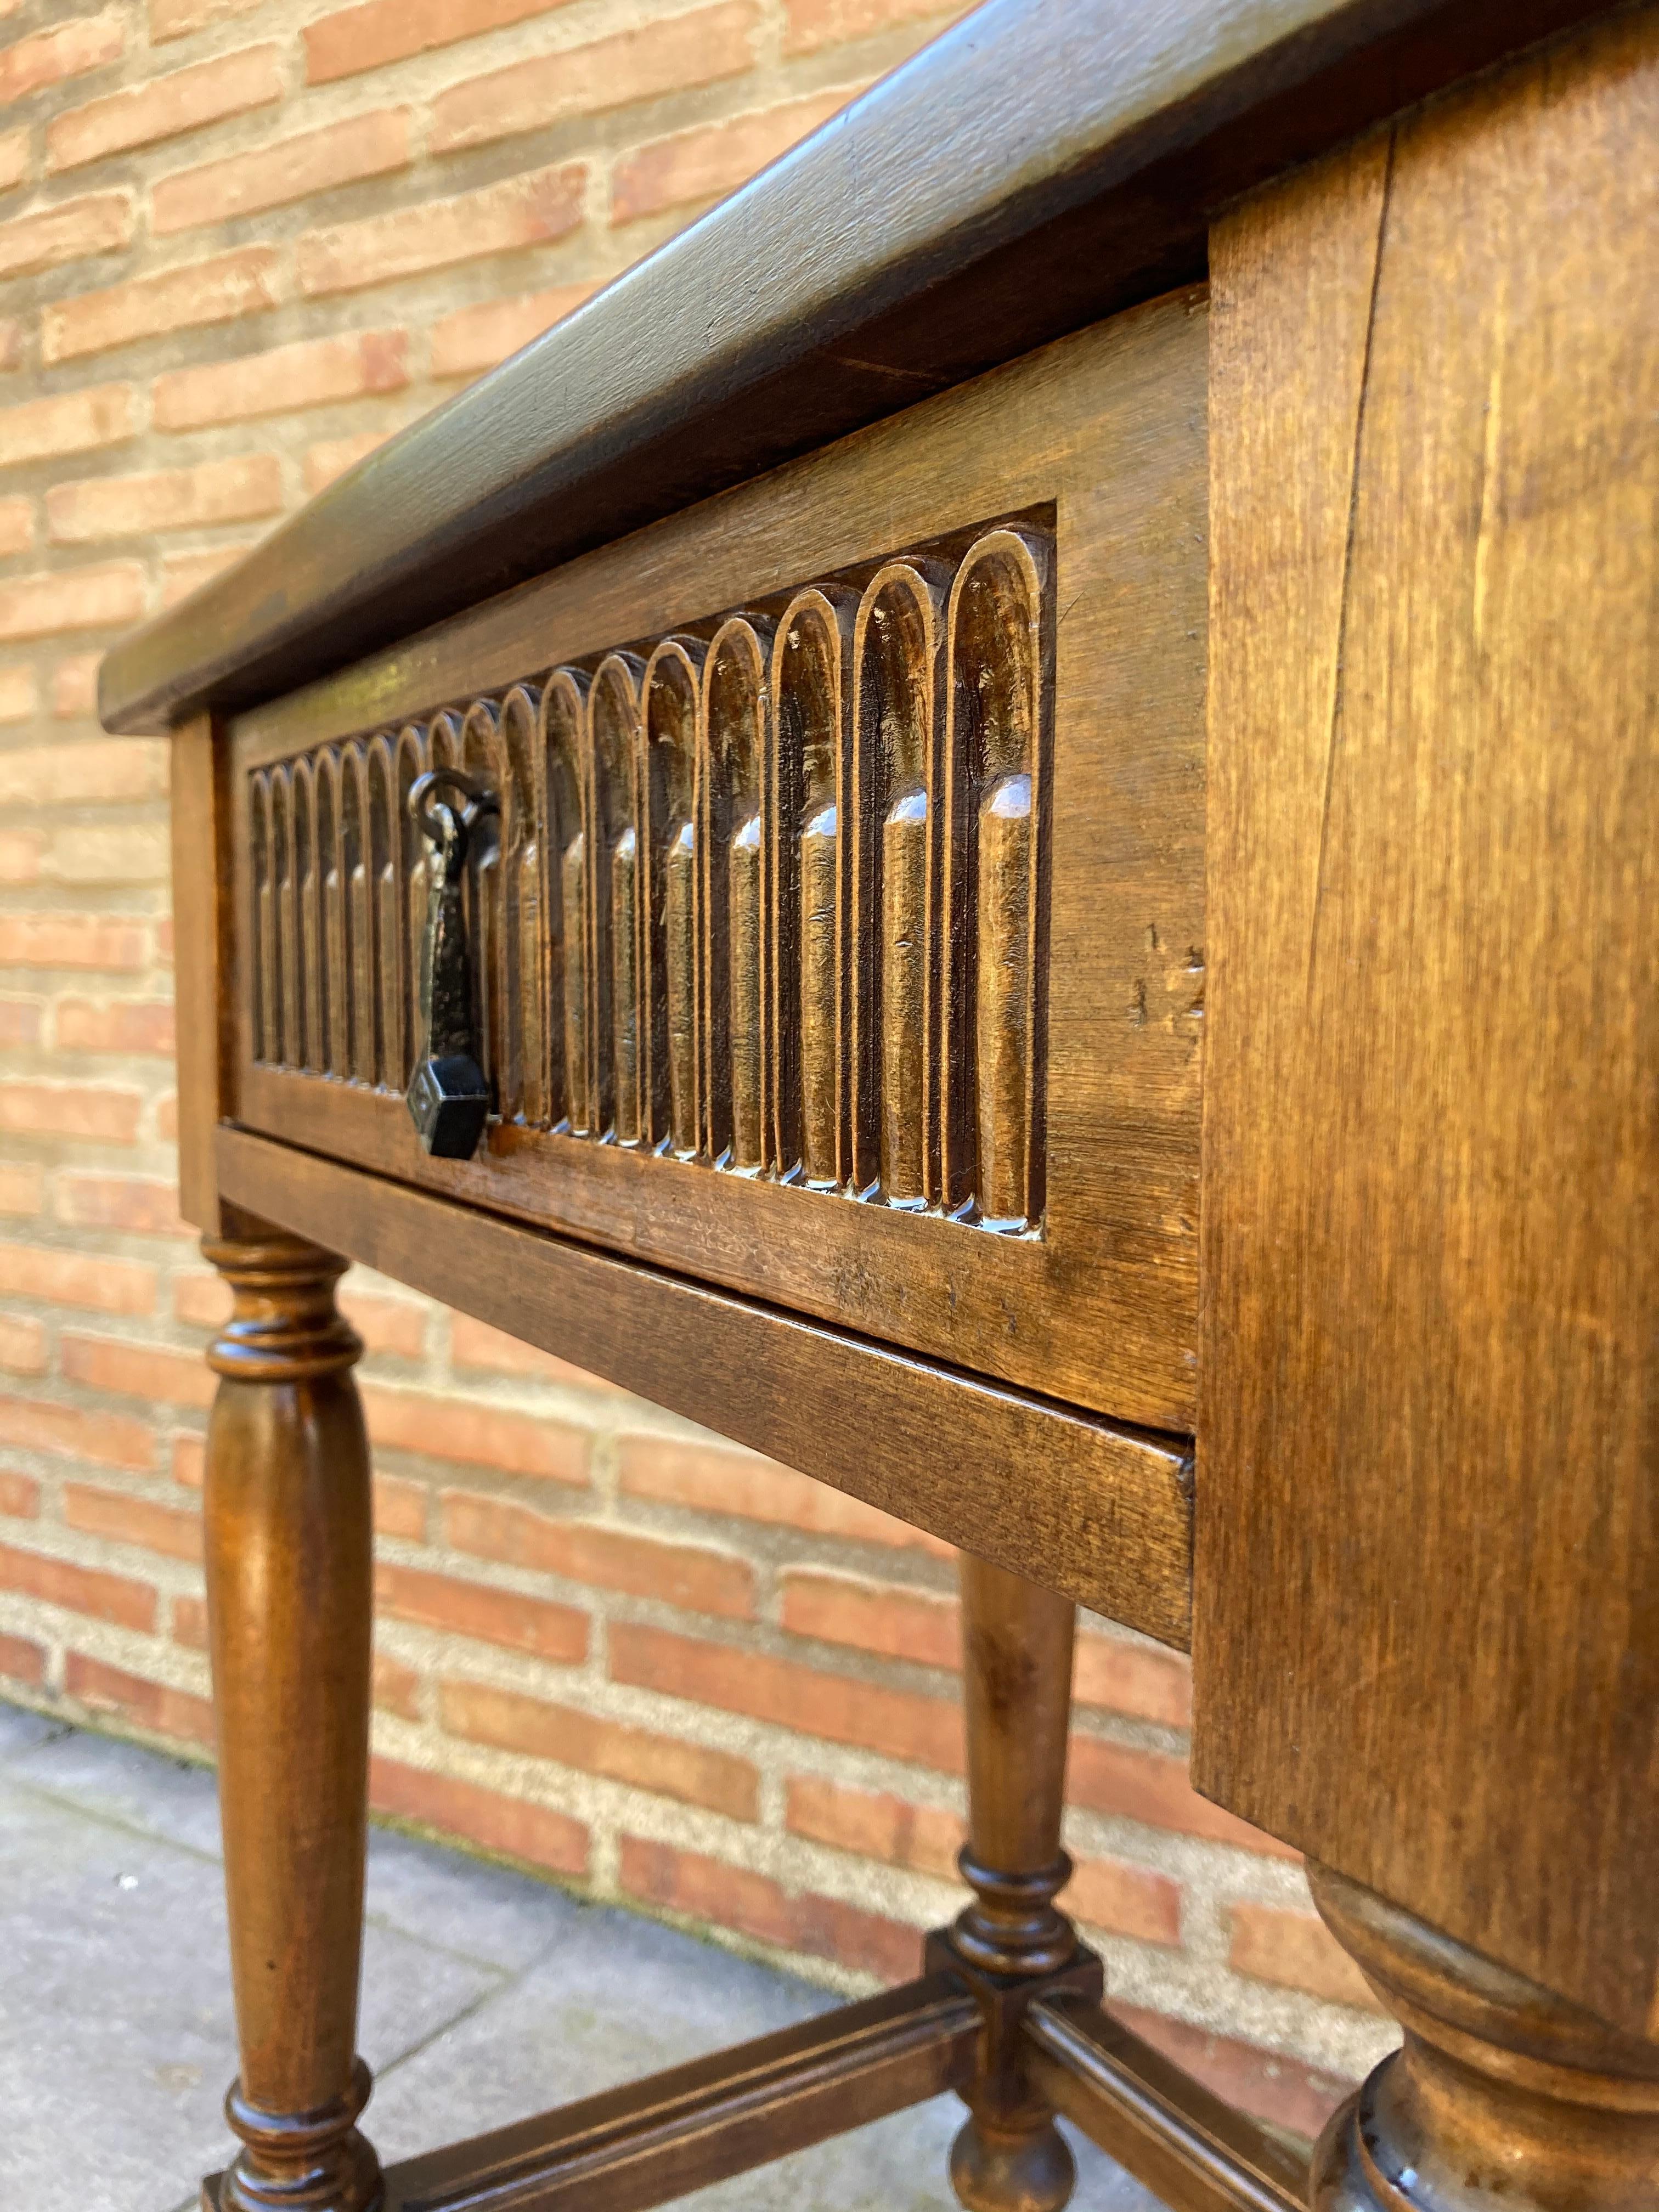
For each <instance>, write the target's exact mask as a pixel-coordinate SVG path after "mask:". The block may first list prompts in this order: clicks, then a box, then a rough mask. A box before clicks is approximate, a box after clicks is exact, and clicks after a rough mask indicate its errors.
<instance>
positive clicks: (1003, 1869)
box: [950, 1553, 1099, 2212]
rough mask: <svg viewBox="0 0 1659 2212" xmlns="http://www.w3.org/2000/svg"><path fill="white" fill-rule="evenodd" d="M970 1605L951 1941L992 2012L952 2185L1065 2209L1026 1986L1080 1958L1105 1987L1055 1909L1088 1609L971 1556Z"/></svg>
mask: <svg viewBox="0 0 1659 2212" xmlns="http://www.w3.org/2000/svg"><path fill="white" fill-rule="evenodd" d="M962 1601H963V1632H964V1634H963V1642H964V1646H965V1650H964V1667H965V1674H964V1686H963V1695H964V1699H965V1704H966V1707H967V1720H968V1844H967V1848H966V1849H965V1850H963V1853H962V1857H961V1862H960V1863H961V1866H962V1871H963V1876H964V1878H965V1879H966V1881H968V1883H969V1886H970V1887H971V1888H972V1889H973V1891H974V1893H975V1895H974V1901H973V1903H972V1904H971V1905H969V1906H968V1907H967V1908H966V1909H965V1911H963V1913H962V1915H961V1917H959V1918H958V1920H957V1923H956V1926H955V1927H954V1928H953V1929H952V1930H951V1936H950V1944H951V1948H952V1949H953V1950H954V1952H955V1954H956V1957H957V1960H958V1962H959V1963H960V1965H961V1966H963V1968H965V1969H966V1970H967V1971H968V1972H969V1975H970V1978H972V1979H973V1980H974V1982H975V1985H976V1986H977V1987H978V1988H979V1989H980V1990H981V1996H982V1998H983V1999H984V2000H985V2001H987V2033H986V2038H985V2051H984V2057H983V2062H982V2063H981V2069H980V2078H979V2080H978V2081H976V2082H975V2086H974V2088H973V2090H972V2092H971V2093H970V2094H969V2100H968V2101H969V2113H970V2117H969V2120H968V2122H967V2124H966V2125H965V2126H964V2127H963V2130H962V2132H961V2134H960V2135H959V2136H957V2140H956V2142H955V2144H954V2146H953V2147H952V2149H951V2184H952V2185H953V2186H954V2188H955V2190H956V2192H957V2196H958V2197H960V2198H961V2200H962V2202H963V2204H965V2205H967V2206H968V2207H969V2212H1058V2208H1059V2207H1060V2206H1061V2205H1063V2204H1064V2203H1066V2200H1067V2198H1068V2197H1070V2196H1071V2193H1072V2189H1073V2184H1074V2182H1075V2181H1076V2179H1077V2173H1076V2168H1075V2166H1074V2165H1073V2159H1072V2154H1071V2152H1070V2150H1069V2149H1068V2148H1066V2142H1065V2140H1064V2138H1063V2137H1062V2136H1061V2135H1060V2131H1059V2130H1058V2129H1057V2128H1056V2127H1055V2125H1054V2113H1053V2111H1052V2109H1051V2108H1050V2107H1049V2106H1048V2105H1047V2104H1045V2103H1044V2102H1043V2100H1042V2099H1041V2098H1040V2097H1039V2096H1038V2095H1037V2094H1036V2092H1035V2090H1034V2089H1033V2088H1032V2087H1031V2084H1030V2081H1029V2080H1028V2078H1027V2075H1026V2072H1025V2068H1024V2062H1023V2057H1022V2052H1023V2048H1024V2044H1023V2038H1022V2036H1021V2034H1020V2032H1019V2014H1020V2009H1021V2004H1020V1998H1021V1984H1035V1983H1036V1982H1037V1981H1039V1980H1040V1981H1042V1982H1043V1983H1044V1984H1045V1985H1046V1986H1048V1987H1049V1988H1052V1987H1054V1976H1055V1975H1056V1974H1057V1973H1059V1972H1062V1971H1063V1970H1064V1969H1065V1968H1066V1966H1069V1965H1071V1964H1072V1963H1073V1961H1074V1960H1079V1961H1080V1964H1081V1972H1080V1975H1079V1986H1087V1987H1089V1988H1091V1990H1096V1991H1097V1990H1098V1986H1099V1981H1098V1970H1097V1968H1096V1967H1095V1966H1094V1965H1093V1961H1092V1960H1089V1959H1088V1957H1087V1954H1079V1948H1078V1942H1077V1938H1076V1936H1075V1934H1074V1933H1073V1928H1072V1923H1071V1922H1070V1921H1069V1920H1067V1919H1066V1916H1065V1915H1064V1913H1062V1912H1060V1911H1057V1910H1056V1908H1055V1905H1054V1898H1055V1895H1056V1893H1058V1892H1059V1891H1060V1889H1061V1888H1063V1887H1064V1886H1065V1883H1066V1877H1067V1875H1069V1874H1070V1873H1071V1870H1072V1865H1071V1861H1070V1860H1069V1859H1068V1858H1067V1857H1066V1854H1065V1852H1064V1851H1063V1850H1061V1849H1060V1812H1061V1808H1062V1806H1063V1804H1064V1802H1065V1791H1066V1729H1067V1723H1068V1722H1069V1719H1070V1716H1071V1699H1072V1631H1073V1621H1074V1619H1075V1612H1076V1608H1075V1607H1073V1604H1072V1602H1071V1601H1070V1599H1069V1598H1062V1597H1056V1596H1055V1595H1054V1592H1053V1591H1052V1590H1046V1589H1041V1588H1040V1587H1039V1586H1038V1585H1037V1584H1036V1583H1028V1582H1025V1581H1024V1580H1023V1579H1022V1578H1021V1577H1019V1576H1018V1575H1011V1574H1008V1573H1006V1571H1004V1570H1003V1569H1002V1568H1000V1567H994V1566H991V1565H988V1564H987V1562H986V1561H985V1560H983V1559H974V1558H972V1557H970V1556H969V1554H968V1553H963V1557H962Z"/></svg>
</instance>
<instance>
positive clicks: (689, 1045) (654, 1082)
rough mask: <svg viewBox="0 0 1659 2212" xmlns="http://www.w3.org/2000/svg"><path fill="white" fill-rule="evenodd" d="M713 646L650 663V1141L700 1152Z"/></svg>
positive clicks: (671, 641) (668, 649) (658, 653)
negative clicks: (700, 936)
mask: <svg viewBox="0 0 1659 2212" xmlns="http://www.w3.org/2000/svg"><path fill="white" fill-rule="evenodd" d="M703 658H704V648H703V646H702V642H701V641H700V640H698V639H696V638H690V637H671V638H665V640H664V641H663V642H662V643H661V644H660V645H659V646H658V647H657V648H656V650H655V651H654V652H653V653H652V655H651V658H650V659H649V660H648V661H647V663H646V667H645V678H644V684H643V691H642V696H643V702H644V705H643V714H644V724H645V763H646V767H645V784H646V791H645V818H646V823H647V830H648V837H649V848H648V849H649V866H648V870H647V878H646V893H645V902H644V904H645V991H644V998H645V1006H646V1013H647V1020H646V1030H645V1055H646V1058H645V1099H646V1111H647V1137H648V1139H649V1140H650V1142H651V1143H652V1144H653V1145H654V1146H657V1147H658V1148H659V1149H660V1150H664V1151H667V1152H673V1153H675V1154H677V1155H678V1157H679V1158H682V1159H686V1158H690V1157H691V1156H692V1155H693V1154H694V1153H695V1152H696V1150H697V1146H698V1128H699V1123H700V1118H701V1115H700V1101H699V1091H698V1081H697V1061H698V1052H697V957H696V944H697V936H696V913H697V890H696V877H697V708H698V699H699V695H700V693H701V690H702V665H703Z"/></svg>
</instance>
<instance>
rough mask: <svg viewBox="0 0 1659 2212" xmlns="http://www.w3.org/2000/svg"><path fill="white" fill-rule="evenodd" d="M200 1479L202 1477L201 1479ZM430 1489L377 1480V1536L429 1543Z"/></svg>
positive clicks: (383, 1478) (381, 1476) (380, 1477)
mask: <svg viewBox="0 0 1659 2212" xmlns="http://www.w3.org/2000/svg"><path fill="white" fill-rule="evenodd" d="M197 1480H200V1478H199V1477H198V1478H197ZM426 1511H427V1490H426V1485H425V1484H424V1483H422V1482H404V1481H402V1480H399V1478H398V1476H397V1475H395V1474H377V1475H376V1476H375V1477H374V1533H375V1534H376V1535H377V1536H402V1537H404V1538H405V1539H406V1540H407V1541H409V1542H410V1543H413V1544H423V1543H424V1542H425V1541H426Z"/></svg>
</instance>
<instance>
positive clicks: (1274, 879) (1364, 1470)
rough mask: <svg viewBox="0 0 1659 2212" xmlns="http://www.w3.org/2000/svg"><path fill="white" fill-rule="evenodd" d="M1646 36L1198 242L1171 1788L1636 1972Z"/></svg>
mask: <svg viewBox="0 0 1659 2212" xmlns="http://www.w3.org/2000/svg"><path fill="white" fill-rule="evenodd" d="M1656 139H1659V14H1656V13H1655V11H1654V10H1652V9H1644V10H1640V11H1638V12H1635V13H1632V14H1628V15H1622V16H1620V17H1616V18H1614V19H1613V20H1611V21H1608V22H1607V23H1606V24H1604V25H1602V26H1601V27H1598V28H1596V29H1595V30H1594V31H1593V32H1590V33H1585V34H1583V35H1582V36H1581V38H1579V39H1578V40H1577V41H1575V43H1574V44H1573V45H1572V46H1570V47H1569V48H1566V49H1565V50H1558V51H1557V52H1554V53H1553V54H1552V55H1550V56H1549V57H1547V58H1542V59H1538V60H1535V61H1529V62H1526V63H1522V64H1515V65H1514V66H1513V67H1512V68H1511V69H1510V70H1509V71H1508V72H1506V73H1504V74H1503V75H1501V76H1498V78H1496V79H1494V80H1490V81H1487V82H1482V83H1480V84H1479V85H1476V86H1474V87H1472V88H1468V89H1467V90H1465V91H1463V92H1462V93H1460V94H1457V95H1456V96H1455V97H1453V98H1451V99H1449V100H1446V101H1445V102H1443V103H1442V104H1440V105H1438V106H1435V107H1432V108H1431V109H1429V110H1428V111H1427V112H1424V113H1422V114H1421V115H1419V116H1417V117H1415V118H1411V119H1409V120H1407V121H1406V122H1404V123H1402V124H1401V125H1400V126H1399V128H1398V129H1397V130H1396V131H1395V132H1393V133H1392V134H1391V135H1388V136H1383V137H1376V138H1373V139H1371V140H1370V141H1368V142H1367V143H1364V144H1363V145H1361V146H1359V147H1358V148H1357V149H1354V150H1352V151H1351V152H1349V153H1346V154H1344V155H1341V156H1340V157H1338V158H1334V159H1333V160H1332V161H1329V162H1328V163H1326V164H1325V165H1323V166H1322V167H1318V168H1316V169H1315V170H1313V171H1311V172H1309V173H1304V174H1302V175H1300V176H1297V177H1295V178H1293V179H1290V180H1288V181H1287V182H1286V183H1285V184H1284V185H1281V186H1279V187H1276V188H1274V189H1273V191H1270V192H1268V193H1267V194H1266V195H1264V196H1263V197H1261V198H1259V199H1258V200H1256V201H1255V202H1253V203H1250V204H1247V205H1246V206H1244V207H1243V208H1242V209H1241V210H1239V211H1238V212H1237V214H1235V215H1234V216H1231V217H1230V218H1229V219H1228V220H1227V221H1226V222H1225V223H1223V224H1222V225H1221V226H1220V228H1218V232H1217V233H1216V235H1215V239H1214V246H1213V285H1214V293H1213V301H1212V386H1211V441H1212V504H1211V516H1212V550H1213V562H1214V565H1213V571H1212V690H1211V698H1210V739H1209V766H1210V846H1209V856H1208V878H1209V896H1210V912H1211V928H1210V952H1211V967H1212V997H1211V1016H1210V1018H1211V1027H1212V1034H1211V1036H1210V1039H1209V1044H1208V1051H1209V1054H1210V1060H1209V1065H1208V1068H1207V1075H1206V1086H1207V1087H1206V1103H1205V1154H1204V1159H1205V1210H1204V1251H1203V1256H1204V1278H1203V1279H1204V1284H1205V1292H1204V1300H1203V1309H1202V1349H1203V1387H1202V1401H1201V1406H1200V1427H1199V1466H1198V1493H1197V1494H1198V1499H1199V1513H1198V1522H1197V1562H1196V1581H1195V1620H1196V1638H1195V1657H1196V1662H1197V1726H1196V1734H1195V1737H1194V1776H1195V1779H1196V1780H1197V1782H1198V1784H1199V1785H1200V1787H1201V1788H1202V1789H1203V1790H1205V1791H1206V1792H1207V1793H1208V1794H1209V1795H1210V1796H1213V1797H1215V1798H1217V1799H1218V1800H1219V1801H1220V1802H1223V1803H1224V1804H1226V1805H1227V1806H1229V1807H1231V1808H1232V1809H1233V1810H1234V1811H1235V1812H1237V1813H1239V1814H1243V1816H1244V1817H1245V1818H1246V1819H1248V1820H1254V1821H1256V1822H1258V1823H1260V1824H1261V1826H1264V1827H1266V1828H1267V1829H1269V1830H1271V1831H1272V1832H1273V1833H1274V1834H1276V1835H1279V1836H1282V1837H1284V1838H1287V1839H1289V1840H1290V1841H1291V1842H1293V1843H1296V1844H1300V1845H1302V1846H1303V1847H1304V1849H1306V1850H1309V1851H1310V1853H1313V1854H1315V1855H1316V1856H1317V1857H1320V1858H1322V1860H1324V1861H1325V1862H1326V1863H1328V1864H1330V1865H1332V1866H1334V1868H1336V1869H1338V1870H1339V1871H1340V1872H1341V1873H1343V1874H1346V1875H1349V1876H1351V1877H1352V1878H1353V1879H1356V1880H1358V1881H1363V1882H1364V1883H1365V1884H1366V1885H1368V1886H1369V1887H1370V1888H1372V1889H1374V1890H1376V1891H1377V1892H1380V1893H1382V1894H1383V1895H1384V1896H1386V1897H1389V1898H1391V1899H1395V1900H1397V1901H1400V1902H1402V1903H1405V1904H1407V1905H1409V1906H1410V1907H1411V1909H1412V1911H1413V1912H1414V1913H1416V1914H1417V1915H1419V1916H1420V1917H1421V1918H1422V1919H1423V1920H1425V1921H1426V1922H1428V1923H1431V1925H1433V1926H1437V1927H1438V1928H1441V1929H1444V1930H1446V1931H1447V1932H1449V1934H1451V1935H1453V1936H1457V1937H1459V1938H1461V1939H1462V1941H1463V1942H1466V1943H1468V1944H1469V1945H1470V1946H1472V1947H1473V1948H1474V1949H1475V1950H1477V1951H1480V1952H1483V1953H1486V1954H1489V1955H1490V1956H1491V1957H1492V1958H1493V1959H1496V1960H1500V1961H1502V1962H1504V1964H1505V1965H1507V1966H1510V1967H1512V1968H1514V1969H1515V1970H1516V1971H1517V1972H1522V1973H1524V1974H1525V1975H1527V1976H1528V1977H1530V1978H1532V1979H1533V1980H1534V1981H1537V1982H1540V1983H1542V1984H1545V1985H1546V1986H1547V1987H1548V1988H1550V1989H1553V1990H1559V1991H1560V1992H1562V1993H1563V1994H1564V1995H1566V1996H1570V1997H1572V1998H1574V1999H1576V2000H1577V2001H1578V2002H1581V2003H1583V2004H1584V2005H1586V2006H1588V2007H1589V2008H1592V2009H1594V2010H1595V2011H1597V2012H1599V2013H1601V2015H1603V2016H1605V2017H1606V2018H1607V2020H1609V2021H1613V2022H1616V2023H1620V2024H1622V2025H1624V2026H1626V2027H1631V2028H1633V2029H1636V2030H1638V2031H1646V2032H1653V2031H1654V2029H1656V2028H1659V2021H1655V2020H1654V2019H1653V2015H1652V2012H1651V2008H1652V2006H1653V2002H1654V1996H1655V1990H1656V1973H1659V1919H1656V1916H1655V1913H1654V1910H1653V1896H1654V1891H1655V1886H1656V1881H1659V1822H1656V1820H1655V1818H1654V1802H1655V1785H1656V1780H1659V1735H1656V1717H1659V1602H1656V1590H1659V1512H1656V1507H1659V1490H1656V1486H1655V1480H1654V1474H1655V1465H1656V1446H1659V1425H1656V1409H1659V1394H1656V1390H1655V1387H1654V1364H1653V1363H1654V1344H1655V1325H1656V1321H1659V1236H1656V1226H1659V1224H1656V1219H1655V1194H1656V1189H1659V1182H1656V1173H1655V1170H1656V1140H1659V1086H1656V1082H1655V1072H1656V1055H1659V994H1656V988H1655V986H1656V981H1659V977H1656V972H1655V946H1656V934H1655V922H1654V917H1655V913H1656V896H1659V746H1656V726H1655V703H1654V693H1653V671H1654V666H1655V653H1656V646H1659V602H1656V592H1655V581H1656V543H1655V523H1656V512H1659V305H1656V303H1659V200H1656V197H1655V193H1654V185H1653V179H1654V163H1653V149H1654V146H1655V143H1656Z"/></svg>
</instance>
